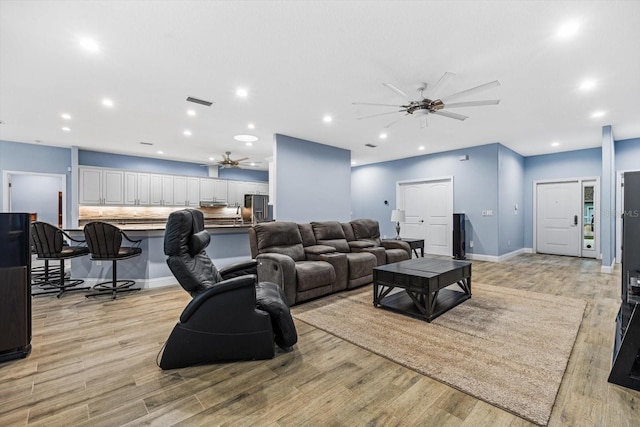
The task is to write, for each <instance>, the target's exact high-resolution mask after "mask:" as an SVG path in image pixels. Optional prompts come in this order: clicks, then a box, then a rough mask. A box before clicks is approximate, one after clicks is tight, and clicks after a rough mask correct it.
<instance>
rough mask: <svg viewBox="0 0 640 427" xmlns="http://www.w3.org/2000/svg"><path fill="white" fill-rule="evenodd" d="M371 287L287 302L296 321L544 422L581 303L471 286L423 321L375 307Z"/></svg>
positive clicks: (575, 330)
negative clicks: (438, 313)
mask: <svg viewBox="0 0 640 427" xmlns="http://www.w3.org/2000/svg"><path fill="white" fill-rule="evenodd" d="M372 300H373V290H372V289H371V287H370V286H369V287H367V288H365V289H363V290H358V291H355V293H353V292H351V293H342V294H335V295H332V296H329V297H327V298H323V299H321V300H317V301H313V302H310V303H307V304H303V305H301V306H298V307H293V309H292V312H293V315H294V317H295V318H296V319H299V320H302V321H304V322H306V323H309V324H311V325H313V326H315V327H317V328H320V329H322V330H325V331H327V332H329V333H331V334H334V335H336V336H338V337H340V338H343V339H345V340H347V341H350V342H352V343H354V344H356V345H358V346H360V347H363V348H365V349H367V350H370V351H372V352H374V353H377V354H379V355H381V356H384V357H386V358H388V359H390V360H392V361H394V362H396V363H399V364H401V365H404V366H406V367H407V368H410V369H413V370H415V371H417V372H420V373H422V374H424V375H427V376H429V377H431V378H434V379H436V380H438V381H441V382H443V383H445V384H448V385H450V386H452V387H455V388H457V389H459V390H461V391H463V392H465V393H468V394H470V395H472V396H474V397H477V398H478V399H482V400H484V401H486V402H488V403H490V404H492V405H495V406H497V407H500V408H502V409H505V410H507V411H509V412H512V413H514V414H516V415H518V416H520V417H522V418H525V419H527V420H529V421H531V422H534V423H536V424H539V425H546V424H547V423H548V421H549V417H550V415H551V410H552V408H553V404H554V401H555V398H556V395H557V393H558V389H559V387H560V383H561V381H562V376H563V375H564V372H565V369H566V367H567V362H568V360H569V356H570V355H571V350H572V348H573V344H574V342H575V339H576V335H577V333H578V329H579V328H580V323H581V322H582V316H583V313H584V309H585V306H586V302H585V301H582V300H576V299H570V298H564V297H558V296H553V295H546V294H540V293H534V292H528V291H521V290H516V289H509V288H501V287H496V286H489V285H482V284H477V283H474V284H473V296H472V298H471V299H470V300H467V301H465V302H463V303H462V304H460V305H458V306H457V307H455V308H453V309H452V310H450V311H448V312H447V313H445V314H443V315H442V316H440V317H438V318H437V319H435V320H434V321H433V322H432V323H430V324H429V323H427V322H425V321H422V320H418V319H415V318H412V317H409V316H405V315H402V314H398V313H394V312H390V311H387V310H383V309H380V308H374V307H373V304H372Z"/></svg>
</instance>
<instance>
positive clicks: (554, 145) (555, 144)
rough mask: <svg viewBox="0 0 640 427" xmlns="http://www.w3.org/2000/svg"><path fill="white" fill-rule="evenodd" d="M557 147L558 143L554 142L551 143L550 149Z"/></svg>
mask: <svg viewBox="0 0 640 427" xmlns="http://www.w3.org/2000/svg"><path fill="white" fill-rule="evenodd" d="M559 145H560V143H559V142H558V141H554V142H552V143H551V146H552V147H557V146H559Z"/></svg>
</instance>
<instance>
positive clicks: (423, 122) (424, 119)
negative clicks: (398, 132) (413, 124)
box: [420, 116, 429, 128]
mask: <svg viewBox="0 0 640 427" xmlns="http://www.w3.org/2000/svg"><path fill="white" fill-rule="evenodd" d="M428 126H429V124H428V123H427V116H420V128H426V127H428Z"/></svg>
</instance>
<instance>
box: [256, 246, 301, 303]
mask: <svg viewBox="0 0 640 427" xmlns="http://www.w3.org/2000/svg"><path fill="white" fill-rule="evenodd" d="M256 261H257V262H258V280H259V281H260V282H273V283H275V284H277V285H278V286H280V288H281V289H282V290H283V291H284V294H285V296H286V297H287V301H288V303H289V304H291V305H293V304H295V302H296V293H297V289H296V287H297V285H296V283H297V279H296V263H295V261H294V260H293V258H291V257H289V256H287V255H283V254H278V253H263V254H259V255H258V256H257V257H256Z"/></svg>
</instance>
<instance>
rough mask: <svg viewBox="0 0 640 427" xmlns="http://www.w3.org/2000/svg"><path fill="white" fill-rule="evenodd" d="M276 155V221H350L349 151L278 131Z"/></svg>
mask: <svg viewBox="0 0 640 427" xmlns="http://www.w3.org/2000/svg"><path fill="white" fill-rule="evenodd" d="M274 154H275V176H276V177H275V186H276V188H275V204H274V215H275V218H276V219H277V220H279V221H296V222H309V221H327V220H335V221H349V219H350V211H351V190H350V185H349V184H350V182H351V178H350V175H351V152H350V151H349V150H343V149H341V148H336V147H331V146H328V145H323V144H318V143H315V142H311V141H306V140H303V139H298V138H293V137H290V136H286V135H279V134H276V135H275V153H274Z"/></svg>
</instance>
